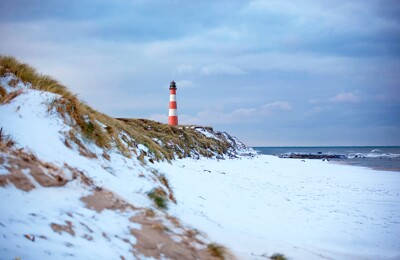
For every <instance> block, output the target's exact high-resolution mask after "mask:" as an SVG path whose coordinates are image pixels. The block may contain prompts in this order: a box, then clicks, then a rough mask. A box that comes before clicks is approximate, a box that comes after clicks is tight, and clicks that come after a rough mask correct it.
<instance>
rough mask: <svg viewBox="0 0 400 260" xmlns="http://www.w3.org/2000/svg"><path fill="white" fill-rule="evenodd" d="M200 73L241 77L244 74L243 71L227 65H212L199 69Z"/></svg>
mask: <svg viewBox="0 0 400 260" xmlns="http://www.w3.org/2000/svg"><path fill="white" fill-rule="evenodd" d="M201 73H202V74H204V75H212V74H230V75H243V74H246V72H245V71H244V70H242V69H241V68H239V67H236V66H232V65H227V64H214V65H210V66H205V67H203V68H201Z"/></svg>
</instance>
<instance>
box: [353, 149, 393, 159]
mask: <svg viewBox="0 0 400 260" xmlns="http://www.w3.org/2000/svg"><path fill="white" fill-rule="evenodd" d="M347 157H348V158H349V159H353V158H398V157H400V154H396V153H377V152H372V151H371V152H370V153H350V154H349V155H348V156H347Z"/></svg>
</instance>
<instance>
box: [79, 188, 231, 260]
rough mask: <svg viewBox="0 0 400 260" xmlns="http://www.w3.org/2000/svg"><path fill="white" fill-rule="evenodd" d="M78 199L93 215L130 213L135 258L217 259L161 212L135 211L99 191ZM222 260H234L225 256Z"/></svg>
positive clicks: (199, 239)
mask: <svg viewBox="0 0 400 260" xmlns="http://www.w3.org/2000/svg"><path fill="white" fill-rule="evenodd" d="M81 200H82V201H83V202H84V203H85V205H86V207H87V208H89V209H92V210H95V211H97V212H101V211H103V210H105V209H108V210H115V211H129V210H131V211H132V214H133V215H134V216H132V217H131V218H130V219H129V220H130V221H132V222H134V223H138V224H140V225H141V228H140V229H134V228H133V229H131V230H130V232H131V234H132V235H133V236H134V237H135V239H136V243H135V244H131V246H132V249H133V250H132V253H133V255H134V256H135V257H137V258H140V256H146V257H153V258H155V259H161V258H167V259H207V260H208V259H210V260H212V259H221V257H215V256H213V254H212V252H211V251H210V250H209V248H208V247H207V243H206V242H204V241H203V239H202V237H201V236H200V234H198V232H196V231H194V230H192V229H189V228H186V227H183V225H182V224H181V223H180V221H179V220H178V219H177V218H174V217H172V216H169V215H167V214H165V213H164V212H161V211H154V210H151V209H141V208H136V207H134V206H133V205H131V204H129V203H128V202H126V201H124V200H123V199H121V198H119V197H118V196H117V195H115V194H114V193H112V192H110V191H107V190H105V189H99V188H97V189H95V190H93V193H92V194H91V195H88V196H85V197H82V198H81ZM103 235H104V236H107V234H103ZM204 240H205V239H204ZM223 259H234V257H233V256H230V255H228V254H227V255H226V256H225V257H224V258H223Z"/></svg>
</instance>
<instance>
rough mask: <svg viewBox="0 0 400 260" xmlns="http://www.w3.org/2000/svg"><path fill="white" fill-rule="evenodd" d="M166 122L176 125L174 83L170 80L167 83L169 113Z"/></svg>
mask: <svg viewBox="0 0 400 260" xmlns="http://www.w3.org/2000/svg"><path fill="white" fill-rule="evenodd" d="M168 124H169V125H178V113H177V106H176V83H175V81H171V84H170V85H169V114H168Z"/></svg>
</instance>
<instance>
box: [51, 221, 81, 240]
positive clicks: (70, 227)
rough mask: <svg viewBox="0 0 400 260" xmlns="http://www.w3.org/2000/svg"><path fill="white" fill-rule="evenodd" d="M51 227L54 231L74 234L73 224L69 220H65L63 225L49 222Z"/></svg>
mask: <svg viewBox="0 0 400 260" xmlns="http://www.w3.org/2000/svg"><path fill="white" fill-rule="evenodd" d="M50 226H51V228H52V229H53V231H54V232H57V233H59V234H61V233H62V232H66V233H68V234H70V235H71V236H75V231H74V229H73V225H72V222H71V221H68V220H67V221H65V225H61V224H56V223H51V225H50Z"/></svg>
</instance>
